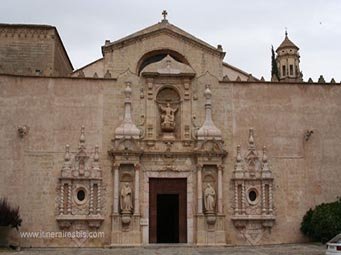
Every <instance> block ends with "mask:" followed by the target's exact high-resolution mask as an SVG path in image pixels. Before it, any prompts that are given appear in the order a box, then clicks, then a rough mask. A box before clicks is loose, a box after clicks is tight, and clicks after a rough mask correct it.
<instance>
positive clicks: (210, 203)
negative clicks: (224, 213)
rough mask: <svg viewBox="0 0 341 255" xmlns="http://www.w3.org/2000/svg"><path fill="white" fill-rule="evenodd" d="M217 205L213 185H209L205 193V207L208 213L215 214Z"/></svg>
mask: <svg viewBox="0 0 341 255" xmlns="http://www.w3.org/2000/svg"><path fill="white" fill-rule="evenodd" d="M215 203H216V193H215V190H214V188H213V187H212V186H211V184H210V183H209V184H207V186H206V188H205V191H204V206H205V210H206V212H213V211H214V208H215Z"/></svg>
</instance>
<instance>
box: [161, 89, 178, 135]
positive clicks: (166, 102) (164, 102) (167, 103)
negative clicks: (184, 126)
mask: <svg viewBox="0 0 341 255" xmlns="http://www.w3.org/2000/svg"><path fill="white" fill-rule="evenodd" d="M156 107H157V108H158V112H159V114H158V115H157V116H158V117H157V121H158V123H159V124H158V125H157V127H158V129H157V132H158V134H159V136H160V137H161V138H162V137H168V138H178V137H180V130H181V97H180V94H179V92H178V91H177V89H176V88H174V87H171V86H164V87H162V88H160V89H159V91H158V93H157V95H156ZM172 122H174V125H172ZM167 123H169V125H168V124H167Z"/></svg>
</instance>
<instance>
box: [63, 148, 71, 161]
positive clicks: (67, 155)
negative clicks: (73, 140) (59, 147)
mask: <svg viewBox="0 0 341 255" xmlns="http://www.w3.org/2000/svg"><path fill="white" fill-rule="evenodd" d="M69 160H70V145H68V144H67V145H66V146H65V156H64V161H69Z"/></svg>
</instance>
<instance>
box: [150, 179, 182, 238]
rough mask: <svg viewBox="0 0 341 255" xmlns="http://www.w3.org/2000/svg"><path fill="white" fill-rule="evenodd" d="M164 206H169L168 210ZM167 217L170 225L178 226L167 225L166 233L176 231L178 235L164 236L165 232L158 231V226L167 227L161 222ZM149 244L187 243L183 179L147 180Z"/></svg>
mask: <svg viewBox="0 0 341 255" xmlns="http://www.w3.org/2000/svg"><path fill="white" fill-rule="evenodd" d="M167 195H168V196H167ZM158 203H159V205H158ZM166 206H170V210H167V209H165V208H167V207H166ZM158 209H159V212H158ZM176 211H177V212H176ZM164 213H167V215H162V214H164ZM176 213H177V215H176ZM167 217H169V222H171V224H178V226H174V227H172V226H170V225H168V226H169V229H167V231H173V232H174V231H176V232H178V233H169V235H166V236H164V233H165V231H161V230H162V229H160V224H163V226H166V227H167V224H165V222H163V219H165V218H167ZM158 220H159V223H158ZM169 222H168V224H169ZM166 223H167V222H166ZM158 224H159V228H158ZM149 242H150V243H174V242H179V243H186V242H187V180H186V179H184V178H150V179H149Z"/></svg>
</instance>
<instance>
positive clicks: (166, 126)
mask: <svg viewBox="0 0 341 255" xmlns="http://www.w3.org/2000/svg"><path fill="white" fill-rule="evenodd" d="M159 107H160V111H161V130H162V131H164V132H173V131H174V130H175V113H176V112H177V110H178V107H174V108H173V107H171V105H170V103H167V104H166V106H162V105H161V104H160V105H159Z"/></svg>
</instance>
